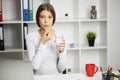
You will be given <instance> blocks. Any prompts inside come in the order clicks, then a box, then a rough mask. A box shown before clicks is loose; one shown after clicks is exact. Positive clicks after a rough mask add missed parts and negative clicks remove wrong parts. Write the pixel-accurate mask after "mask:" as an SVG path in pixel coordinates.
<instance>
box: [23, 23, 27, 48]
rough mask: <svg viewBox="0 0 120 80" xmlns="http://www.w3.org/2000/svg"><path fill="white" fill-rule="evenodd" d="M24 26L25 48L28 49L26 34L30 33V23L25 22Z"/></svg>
mask: <svg viewBox="0 0 120 80" xmlns="http://www.w3.org/2000/svg"><path fill="white" fill-rule="evenodd" d="M23 26H24V49H25V50H26V49H27V46H26V36H27V34H28V24H27V23H24V24H23Z"/></svg>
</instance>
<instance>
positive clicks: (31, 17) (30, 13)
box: [28, 0, 33, 21]
mask: <svg viewBox="0 0 120 80" xmlns="http://www.w3.org/2000/svg"><path fill="white" fill-rule="evenodd" d="M28 5H29V7H28V9H29V21H33V0H29V4H28Z"/></svg>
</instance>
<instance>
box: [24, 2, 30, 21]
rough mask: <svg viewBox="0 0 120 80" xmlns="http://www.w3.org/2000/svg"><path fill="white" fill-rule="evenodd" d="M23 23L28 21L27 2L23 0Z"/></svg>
mask: <svg viewBox="0 0 120 80" xmlns="http://www.w3.org/2000/svg"><path fill="white" fill-rule="evenodd" d="M23 21H29V9H28V0H23Z"/></svg>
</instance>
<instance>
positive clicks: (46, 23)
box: [39, 10, 53, 29]
mask: <svg viewBox="0 0 120 80" xmlns="http://www.w3.org/2000/svg"><path fill="white" fill-rule="evenodd" d="M39 24H40V26H41V28H42V29H50V28H51V26H52V24H53V15H52V13H51V12H50V11H47V10H43V11H42V12H41V13H40V16H39Z"/></svg>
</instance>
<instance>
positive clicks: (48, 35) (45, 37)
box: [41, 29, 55, 44]
mask: <svg viewBox="0 0 120 80" xmlns="http://www.w3.org/2000/svg"><path fill="white" fill-rule="evenodd" d="M54 35H55V31H54V30H53V29H50V30H49V31H45V32H44V34H43V35H41V43H42V44H45V43H46V42H47V41H49V40H50V39H51V38H52V37H53V36H54Z"/></svg>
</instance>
